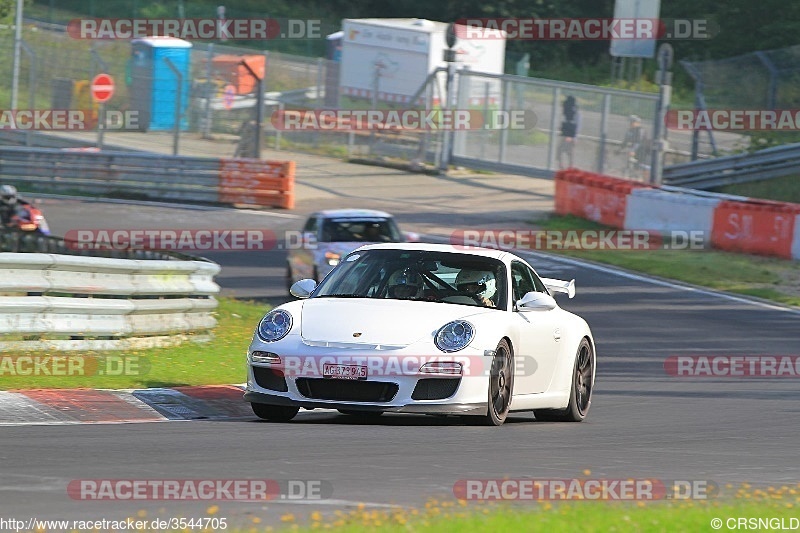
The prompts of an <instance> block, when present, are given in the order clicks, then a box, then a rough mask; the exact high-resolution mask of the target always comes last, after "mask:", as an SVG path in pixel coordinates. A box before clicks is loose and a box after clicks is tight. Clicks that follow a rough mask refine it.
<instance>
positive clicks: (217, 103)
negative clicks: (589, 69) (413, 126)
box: [0, 24, 692, 180]
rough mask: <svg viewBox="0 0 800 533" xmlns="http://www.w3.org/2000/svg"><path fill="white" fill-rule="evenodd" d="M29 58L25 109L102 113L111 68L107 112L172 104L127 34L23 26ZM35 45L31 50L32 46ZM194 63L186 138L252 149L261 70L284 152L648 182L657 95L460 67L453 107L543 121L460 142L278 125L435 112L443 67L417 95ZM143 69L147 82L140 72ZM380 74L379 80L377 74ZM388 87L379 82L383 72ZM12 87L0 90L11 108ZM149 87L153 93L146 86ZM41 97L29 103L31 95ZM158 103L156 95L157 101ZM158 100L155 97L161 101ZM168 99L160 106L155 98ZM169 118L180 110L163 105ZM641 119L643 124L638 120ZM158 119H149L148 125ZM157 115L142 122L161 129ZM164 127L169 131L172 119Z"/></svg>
mask: <svg viewBox="0 0 800 533" xmlns="http://www.w3.org/2000/svg"><path fill="white" fill-rule="evenodd" d="M23 38H24V42H25V49H26V51H27V52H26V53H23V56H22V61H21V72H20V85H19V87H20V90H19V101H18V108H26V107H34V106H35V107H36V108H40V109H46V108H51V109H53V108H55V109H67V108H71V109H86V110H89V111H90V113H91V114H96V113H97V106H96V104H94V103H93V102H92V99H91V96H90V90H89V85H90V80H91V79H92V77H93V76H94V75H95V74H97V73H100V72H106V73H109V74H111V75H112V76H113V77H114V79H115V80H116V90H115V94H114V97H113V99H112V100H111V101H110V102H109V104H108V106H107V107H108V108H109V109H112V110H121V111H125V110H130V109H136V108H137V106H138V105H140V104H137V98H139V99H140V98H141V96H142V91H143V90H142V89H141V87H142V86H144V87H148V89H147V91H152V96H153V98H154V99H156V100H157V99H167V100H169V101H170V102H172V101H173V100H175V98H176V96H175V94H176V93H177V92H179V91H175V84H176V83H178V82H177V78H176V77H175V75H174V74H173V73H170V72H169V71H168V70H167V69H165V68H162V71H164V72H165V74H164V75H163V76H164V77H163V79H161V80H160V81H158V80H156V79H155V77H153V78H148V77H147V76H149V74H142V73H141V72H140V71H139V70H137V68H138V66H137V65H138V64H137V61H138V60H139V59H138V58H137V53H136V48H135V46H133V45H132V43H131V42H130V41H123V40H107V41H103V40H100V41H89V40H76V39H73V38H71V37H70V36H69V35H67V33H66V32H65V31H64V27H63V26H54V25H48V24H37V25H35V26H33V25H26V27H25V31H24V35H23ZM0 46H2V47H3V49H5V50H9V51H10V50H13V31H12V30H11V29H2V30H0ZM28 52H29V53H28ZM187 53H188V57H189V60H188V65H187V66H186V70H185V71H184V75H182V83H183V84H184V86H185V87H184V88H183V89H184V90H182V91H180V94H181V100H182V101H181V102H178V104H180V107H181V113H182V117H181V118H182V120H181V122H180V124H181V129H182V131H183V132H185V133H187V134H193V135H202V136H205V137H207V138H219V139H221V142H231V141H234V142H235V141H236V140H237V139H238V140H239V146H238V149H237V151H236V153H237V155H240V156H250V155H253V154H254V153H255V147H254V145H253V139H254V137H255V136H254V132H255V120H256V100H257V98H256V96H257V94H256V86H257V84H256V80H255V78H254V77H253V76H252V74H251V73H250V72H249V70H248V69H247V68H245V67H244V66H243V65H242V61H246V62H247V64H248V66H250V68H251V69H253V70H255V71H256V72H264V73H265V74H264V91H265V95H264V102H265V112H264V117H265V120H264V122H263V129H262V136H261V138H262V143H263V146H268V147H271V148H276V149H287V150H312V151H317V152H321V153H325V154H328V155H336V156H351V157H354V156H358V157H367V158H369V157H372V158H381V159H386V158H394V159H396V160H398V161H400V162H412V163H414V164H417V165H423V164H426V163H427V164H428V165H431V166H438V165H439V164H440V163H441V161H440V158H441V157H442V152H443V150H445V149H446V147H447V146H450V150H451V155H452V156H453V158H454V162H456V163H457V164H458V161H459V160H460V161H462V162H464V161H472V162H476V161H477V162H481V163H483V166H485V167H487V168H498V169H500V168H501V167H502V166H503V165H506V166H509V167H515V168H521V169H534V170H535V169H539V170H548V171H550V170H556V169H558V168H561V167H565V166H576V167H579V168H582V169H586V170H592V171H599V172H605V173H608V174H612V175H618V176H628V177H632V178H637V179H642V180H646V179H647V178H648V173H649V165H650V149H651V145H650V142H649V140H650V139H651V138H652V132H653V122H654V120H655V108H656V102H657V95H655V94H646V93H640V92H634V91H623V90H618V89H612V88H606V87H596V86H590V85H583V84H575V83H568V82H556V81H551V80H542V79H534V78H527V77H524V76H513V75H487V74H481V73H476V72H470V71H468V70H465V71H461V72H459V73H457V76H456V82H455V85H454V87H456V96H455V101H454V105H456V106H458V107H459V108H462V109H470V110H473V111H483V112H484V113H486V114H488V113H489V112H490V111H496V110H505V111H512V110H527V111H530V112H533V113H534V114H535V116H536V118H537V121H536V124H535V126H533V127H531V128H528V129H525V130H513V129H492V128H485V129H481V130H475V131H459V132H456V133H455V134H454V135H453V138H452V143H446V142H445V136H444V134H443V133H442V132H427V133H419V132H411V131H402V130H400V131H393V132H383V133H381V132H374V131H281V130H280V129H277V128H275V126H274V125H273V123H272V121H271V120H270V118H271V117H272V116H273V114H274V113H278V112H281V111H287V110H304V109H305V110H307V109H322V108H326V109H371V108H375V107H377V108H379V109H384V110H386V109H397V110H403V109H412V108H416V109H418V110H423V111H424V110H432V109H437V108H440V107H441V106H442V103H443V102H444V101H445V100H446V98H445V85H446V83H445V81H446V73H444V72H437V73H434V74H432V75H431V76H429V78H428V80H427V82H426V84H424V85H423V86H422V87H420V88H419V90H418V92H417V94H416V95H415V96H414V97H411V98H404V99H403V101H397V99H396V98H383V97H382V96H381V95H382V91H383V88H382V87H380V86H378V87H377V91H366V92H364V93H363V94H357V95H354V94H352V93H349V94H340V93H339V88H340V80H339V63H337V62H335V61H330V60H326V59H323V58H316V57H302V56H297V55H290V54H285V53H281V52H276V51H272V50H266V51H265V50H257V49H252V48H241V47H235V46H229V45H223V44H219V43H214V44H211V43H202V42H194V43H192V46H191V48H190V49H189V50H188V52H187ZM11 65H12V54H10V53H8V54H5V55H3V56H2V57H0V75H2V79H6V80H10V79H11V69H12V67H11ZM143 76H144V82H143V83H144V85H142V77H143ZM376 79H377V78H376ZM377 83H378V84H380V83H381V80H380V79H377ZM9 87H10V83H7V84H4V86H3V87H2V89H0V99H2V100H3V101H4V102H5V104H4V105H5V106H6V107H7V105H8V102H9V101H10V100H9ZM148 94H149V93H148ZM28 95H31V96H32V97H33V98H35V102H29V96H28ZM569 96H572V97H574V98H575V100H576V102H577V106H578V109H579V113H580V117H581V122H580V127H579V131H578V132H577V142H576V143H575V144H574V145H572V148H571V149H570V147H569V146H565V143H564V142H563V141H564V137H565V136H564V135H561V133H562V128H563V127H562V122H564V117H563V110H562V107H563V102H564V100H565V99H566V98H567V97H569ZM154 101H155V100H154ZM152 105H153V106H156V105H157V104H156V103H153V104H152ZM158 105H161V104H158ZM165 106H166V107H165V109H167V111H165V112H167V113H174V106H172V107H171V104H165ZM632 117H638V123H637V122H635V121H634V120H632ZM151 122H152V123H151ZM157 126H158V125H157V124H156V122H153V121H149V122H148V124H147V125H145V126H144V127H142V128H141V129H143V130H147V129H148V128H151V129H155V128H156V127H157ZM161 129H165V130H169V129H171V128H170V127H169V125H168V124H167V125H163V124H162V126H161ZM669 135H670V138H669V141H670V150H669V151H668V152H667V157H666V164H667V165H669V164H673V163H677V162H683V161H688V160H689V156H690V151H691V144H692V143H691V134H690V133H688V132H670V133H669Z"/></svg>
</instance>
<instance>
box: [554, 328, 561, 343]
mask: <svg viewBox="0 0 800 533" xmlns="http://www.w3.org/2000/svg"><path fill="white" fill-rule="evenodd" d="M553 338H554V339H555V340H556V342H558V341H560V340H561V329H560V328H556V329H554V330H553Z"/></svg>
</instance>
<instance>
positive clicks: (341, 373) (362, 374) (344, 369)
mask: <svg viewBox="0 0 800 533" xmlns="http://www.w3.org/2000/svg"><path fill="white" fill-rule="evenodd" d="M322 377H325V378H337V379H367V367H365V366H359V365H332V364H328V363H326V364H324V365H322Z"/></svg>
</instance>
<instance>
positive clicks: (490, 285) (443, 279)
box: [312, 250, 506, 309]
mask: <svg viewBox="0 0 800 533" xmlns="http://www.w3.org/2000/svg"><path fill="white" fill-rule="evenodd" d="M505 280H506V273H505V266H504V265H503V263H502V262H501V261H498V260H496V259H492V258H489V257H481V256H477V255H471V254H459V253H451V252H434V251H417V250H414V251H410V250H367V251H364V252H354V253H352V254H350V255H349V256H347V257H346V258H345V259H344V260H343V261H342V263H341V264H340V265H339V266H338V267H337V268H336V269H335V270H334V271H333V272H332V273H331V274H330V275H329V276H328V277H326V278H325V279H324V280H323V282H322V283H321V284H320V285H319V287H317V289H316V290H315V291H314V293H313V295H312V297H331V298H335V297H338V298H383V299H395V300H421V301H431V302H443V303H454V304H463V305H474V306H480V307H490V308H498V309H505V306H506V282H505Z"/></svg>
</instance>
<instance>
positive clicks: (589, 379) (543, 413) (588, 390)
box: [533, 338, 595, 422]
mask: <svg viewBox="0 0 800 533" xmlns="http://www.w3.org/2000/svg"><path fill="white" fill-rule="evenodd" d="M594 370H595V361H594V350H593V349H592V345H591V343H589V340H588V339H586V338H584V339H583V340H582V341H581V343H580V345H579V346H578V352H577V353H576V354H575V364H574V365H573V367H572V387H571V390H570V394H569V404H568V405H567V408H566V409H536V410H535V411H534V412H533V414H534V416H535V417H536V420H539V421H542V422H582V421H584V420H585V419H586V417H587V416H588V415H589V408H590V407H591V406H592V391H593V390H594Z"/></svg>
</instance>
